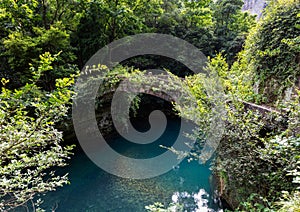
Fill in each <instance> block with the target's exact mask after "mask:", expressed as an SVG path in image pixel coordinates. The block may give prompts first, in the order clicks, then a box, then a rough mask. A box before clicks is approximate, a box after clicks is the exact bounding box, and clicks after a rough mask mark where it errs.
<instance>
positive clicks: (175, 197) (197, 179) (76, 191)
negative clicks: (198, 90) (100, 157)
mask: <svg viewBox="0 0 300 212" xmlns="http://www.w3.org/2000/svg"><path fill="white" fill-rule="evenodd" d="M137 125H138V126H139V127H141V128H143V127H145V128H147V126H146V125H147V124H146V123H145V122H139V123H138V124H137ZM179 126H180V125H179V121H178V120H171V121H170V120H168V126H167V129H166V131H165V133H164V134H163V135H162V137H161V138H160V139H159V140H157V141H156V142H154V143H152V144H149V145H137V144H132V143H129V142H127V141H126V140H124V139H123V138H120V137H115V138H112V139H110V141H109V143H110V145H111V146H112V147H113V148H114V149H115V150H116V151H118V152H119V153H121V154H123V155H127V156H131V157H135V158H141V157H151V156H155V155H159V154H161V153H162V152H163V151H166V150H165V149H162V148H161V147H159V145H160V144H163V145H166V146H168V144H172V143H173V142H174V139H176V138H177V134H178V133H177V131H178V127H179ZM120 167H122V166H120ZM123 167H124V171H125V172H126V166H123ZM60 171H62V172H69V179H70V183H71V184H70V185H66V186H64V187H62V188H59V189H57V191H54V192H50V193H48V194H47V195H46V196H45V197H44V200H45V202H44V204H43V205H42V207H43V208H45V209H46V210H47V211H49V210H51V209H56V210H55V211H58V212H68V211H70V212H76V211H97V212H98V211H100V212H101V211H120V212H122V211H124V212H129V211H133V212H134V211H137V212H139V211H146V210H145V206H146V205H150V204H153V203H155V202H161V203H163V204H164V205H166V206H167V205H169V204H170V203H171V202H177V203H180V204H183V205H184V208H185V209H186V210H187V211H219V210H221V209H220V207H219V206H218V203H215V201H214V198H213V193H214V191H213V188H212V187H211V171H210V169H209V164H206V165H201V164H199V163H198V162H197V161H192V162H188V161H187V160H183V161H182V162H181V163H180V164H179V165H178V166H176V167H173V169H172V170H170V171H169V172H167V173H166V174H163V175H161V176H158V177H155V178H151V179H145V180H131V179H124V178H120V177H117V176H114V175H111V174H109V173H107V172H105V171H103V170H102V169H100V168H99V167H97V166H96V165H95V164H94V163H93V162H91V161H90V160H89V158H88V157H87V156H86V155H85V154H84V153H83V152H82V151H78V152H76V154H75V155H74V156H73V157H72V159H71V161H70V165H69V166H68V167H65V168H64V169H63V170H60Z"/></svg>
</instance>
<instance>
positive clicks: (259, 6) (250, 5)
mask: <svg viewBox="0 0 300 212" xmlns="http://www.w3.org/2000/svg"><path fill="white" fill-rule="evenodd" d="M266 6H267V3H266V0H244V6H243V8H242V10H243V11H249V12H250V13H251V14H254V15H257V18H260V17H261V14H262V10H263V9H264V8H265V7H266Z"/></svg>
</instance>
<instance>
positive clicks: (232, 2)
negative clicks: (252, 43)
mask: <svg viewBox="0 0 300 212" xmlns="http://www.w3.org/2000/svg"><path fill="white" fill-rule="evenodd" d="M243 4H244V2H243V1H242V0H218V1H215V2H214V3H213V4H212V6H211V7H212V10H213V21H214V27H213V30H214V36H215V49H214V50H215V51H216V52H221V51H225V53H226V58H227V60H228V62H229V64H232V63H233V62H234V60H235V56H236V54H237V53H238V52H239V51H241V50H242V46H243V43H244V40H245V36H246V35H247V33H248V31H249V29H250V28H251V27H253V26H254V25H255V20H254V17H253V16H252V15H250V14H249V13H247V12H242V11H241V8H242V6H243Z"/></svg>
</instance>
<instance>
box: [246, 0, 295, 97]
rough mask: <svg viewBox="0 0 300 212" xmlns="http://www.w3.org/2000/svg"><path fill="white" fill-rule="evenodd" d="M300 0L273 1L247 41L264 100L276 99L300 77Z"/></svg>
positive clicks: (248, 58) (249, 57)
mask: <svg viewBox="0 0 300 212" xmlns="http://www.w3.org/2000/svg"><path fill="white" fill-rule="evenodd" d="M299 13H300V10H299V1H297V0H288V1H282V0H279V1H271V3H270V5H269V6H268V7H267V8H266V11H265V13H264V16H263V18H262V20H261V21H260V22H259V24H258V25H257V27H256V28H254V29H253V30H251V33H250V35H249V37H248V39H247V41H246V45H245V51H246V55H247V56H246V58H247V60H248V61H249V65H250V66H251V69H252V72H253V73H255V79H254V81H257V82H258V88H259V89H258V93H259V94H262V95H263V96H264V97H265V99H263V101H264V102H276V100H277V98H280V97H283V94H284V92H285V90H286V89H287V88H289V87H291V86H293V85H294V84H295V83H296V82H297V80H298V77H299V74H300V69H299V62H300V61H299V33H300V28H299V24H300V16H299Z"/></svg>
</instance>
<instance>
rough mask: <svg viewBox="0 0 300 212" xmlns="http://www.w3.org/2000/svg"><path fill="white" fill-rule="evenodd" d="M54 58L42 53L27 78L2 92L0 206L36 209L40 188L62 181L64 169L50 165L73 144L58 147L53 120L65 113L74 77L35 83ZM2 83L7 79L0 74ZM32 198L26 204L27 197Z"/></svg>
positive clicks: (64, 156) (51, 187)
mask: <svg viewBox="0 0 300 212" xmlns="http://www.w3.org/2000/svg"><path fill="white" fill-rule="evenodd" d="M54 60H55V57H52V56H51V55H50V54H49V53H45V54H44V55H41V56H40V62H39V66H38V68H33V67H31V69H32V71H33V73H34V75H33V78H32V80H31V82H30V83H27V84H26V85H24V86H23V87H21V88H19V89H15V90H9V89H7V88H4V87H3V88H2V92H1V93H0V99H1V102H0V175H1V178H0V210H1V211H8V210H12V209H14V208H16V207H19V206H24V207H27V206H28V207H30V208H31V209H34V208H35V206H36V204H38V203H40V201H38V202H34V201H36V198H37V197H38V196H39V194H42V193H45V192H47V191H52V190H55V188H56V187H58V186H62V185H63V184H66V183H67V182H68V181H67V175H63V176H59V175H56V173H55V171H53V170H51V169H50V168H53V167H57V166H64V165H66V160H67V159H68V158H69V155H70V151H71V149H72V148H73V147H71V146H68V147H62V146H61V144H60V143H61V141H62V132H59V131H58V130H57V129H56V128H55V126H56V124H57V123H58V122H59V121H60V120H61V119H62V118H63V117H64V116H66V115H67V111H68V106H67V105H68V104H69V100H70V98H71V96H72V95H73V92H72V91H70V90H69V87H70V86H71V85H72V84H73V83H74V80H73V79H72V78H63V79H57V80H56V89H55V90H53V91H52V92H46V91H42V90H41V88H39V87H38V86H37V85H36V82H37V81H38V79H39V78H40V77H41V76H42V74H43V73H44V72H45V71H48V70H51V69H52V68H53V67H52V66H51V63H52V62H53V61H54ZM2 83H3V84H4V85H5V84H7V83H8V80H5V79H2ZM30 202H31V203H32V205H28V204H27V203H30Z"/></svg>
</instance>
